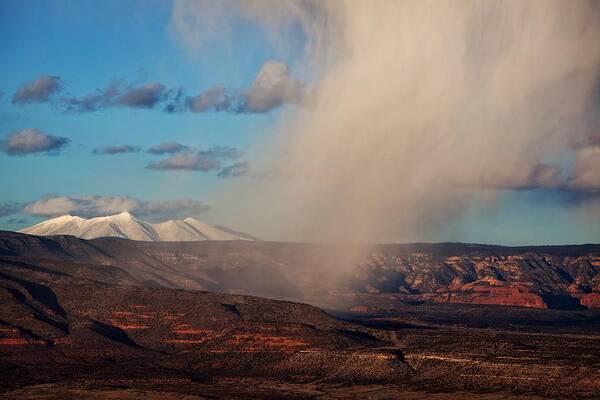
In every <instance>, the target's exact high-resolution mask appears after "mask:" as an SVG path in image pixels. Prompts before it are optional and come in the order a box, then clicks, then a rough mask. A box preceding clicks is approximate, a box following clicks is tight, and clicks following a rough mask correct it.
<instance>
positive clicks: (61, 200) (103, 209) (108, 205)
mask: <svg viewBox="0 0 600 400" xmlns="http://www.w3.org/2000/svg"><path fill="white" fill-rule="evenodd" d="M209 209H210V207H209V206H207V205H206V204H204V203H202V202H200V201H197V200H192V199H177V200H165V201H146V200H140V199H136V198H134V197H119V196H50V197H46V198H43V199H40V200H38V201H35V202H32V203H29V204H27V205H26V206H25V208H24V209H23V211H24V212H26V213H28V214H31V215H36V216H44V217H54V216H59V215H65V214H70V215H77V216H80V217H85V218H90V217H97V216H104V215H112V214H117V213H120V212H123V211H128V212H130V213H132V214H134V215H136V216H138V217H144V218H148V219H150V220H164V219H172V218H184V217H187V216H190V215H197V214H199V213H202V212H204V211H207V210H209Z"/></svg>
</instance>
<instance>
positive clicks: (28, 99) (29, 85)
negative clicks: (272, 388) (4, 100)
mask: <svg viewBox="0 0 600 400" xmlns="http://www.w3.org/2000/svg"><path fill="white" fill-rule="evenodd" d="M62 87H63V83H62V81H61V80H60V78H59V77H58V76H52V75H41V76H39V77H37V78H36V79H34V80H32V81H29V82H25V83H24V84H22V85H21V86H20V87H19V89H17V91H16V92H15V93H14V94H13V97H12V103H13V104H25V103H44V102H47V101H49V100H50V98H51V97H52V95H54V94H56V93H58V92H60V91H61V90H62Z"/></svg>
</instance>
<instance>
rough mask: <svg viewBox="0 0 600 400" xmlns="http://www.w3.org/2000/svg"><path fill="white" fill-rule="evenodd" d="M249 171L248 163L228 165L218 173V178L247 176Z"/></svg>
mask: <svg viewBox="0 0 600 400" xmlns="http://www.w3.org/2000/svg"><path fill="white" fill-rule="evenodd" d="M249 171H250V163H248V162H245V161H242V162H237V163H235V164H232V165H229V166H227V167H225V168H223V169H222V170H221V171H219V174H218V175H217V176H218V177H219V178H238V177H240V176H244V175H246V174H248V172H249Z"/></svg>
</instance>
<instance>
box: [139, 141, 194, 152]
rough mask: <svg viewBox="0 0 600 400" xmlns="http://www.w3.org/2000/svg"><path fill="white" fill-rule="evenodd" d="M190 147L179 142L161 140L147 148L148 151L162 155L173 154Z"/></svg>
mask: <svg viewBox="0 0 600 400" xmlns="http://www.w3.org/2000/svg"><path fill="white" fill-rule="evenodd" d="M189 149H190V148H189V147H188V146H185V145H183V144H180V143H176V142H163V143H160V144H157V145H156V146H152V147H150V148H149V149H148V153H150V154H156V155H163V154H175V153H181V152H183V151H188V150H189Z"/></svg>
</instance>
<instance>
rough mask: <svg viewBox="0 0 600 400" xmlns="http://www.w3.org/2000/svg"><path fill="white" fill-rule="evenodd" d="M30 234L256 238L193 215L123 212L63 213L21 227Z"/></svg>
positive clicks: (155, 239) (164, 238) (160, 238)
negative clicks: (154, 218)
mask: <svg viewBox="0 0 600 400" xmlns="http://www.w3.org/2000/svg"><path fill="white" fill-rule="evenodd" d="M19 232H22V233H28V234H30V235H39V236H49V235H73V236H78V237H80V238H84V239H93V238H97V237H104V236H113V237H120V238H125V239H132V240H146V241H152V242H160V241H173V242H179V241H198V240H255V239H254V238H253V237H252V236H250V235H246V234H244V233H240V232H235V231H232V230H230V229H227V228H224V227H217V226H212V225H209V224H206V223H204V222H202V221H198V220H197V219H194V218H186V219H184V220H169V221H165V222H161V223H158V224H152V223H150V222H146V221H142V220H141V219H138V218H136V217H134V216H133V215H131V214H129V213H128V212H122V213H120V214H116V215H109V216H106V217H96V218H89V219H86V218H81V217H76V216H72V215H63V216H62V217H56V218H52V219H49V220H47V221H44V222H40V223H39V224H37V225H34V226H31V227H29V228H25V229H22V230H20V231H19Z"/></svg>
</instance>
